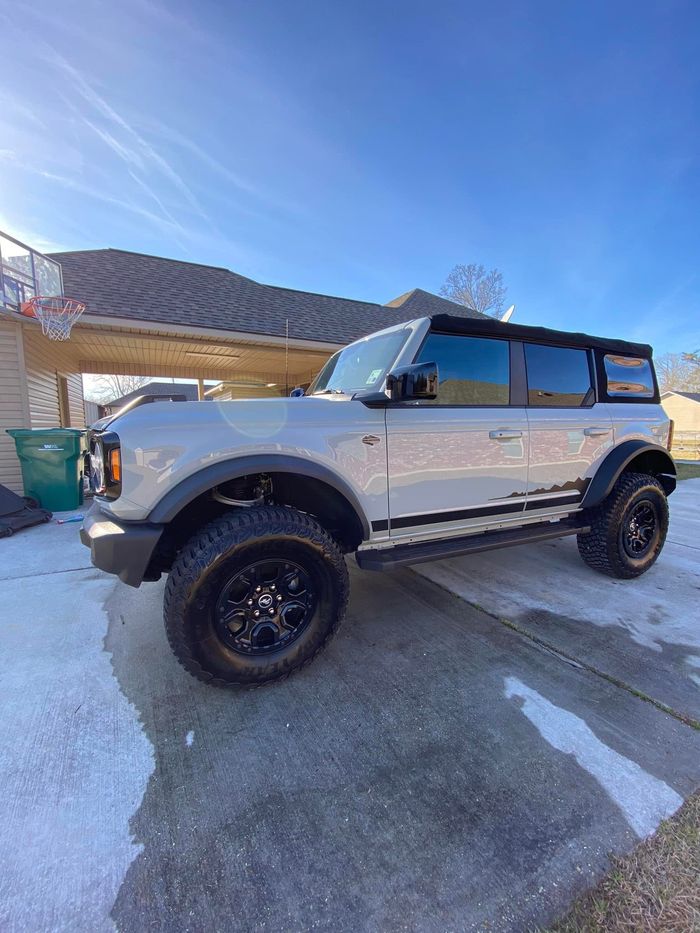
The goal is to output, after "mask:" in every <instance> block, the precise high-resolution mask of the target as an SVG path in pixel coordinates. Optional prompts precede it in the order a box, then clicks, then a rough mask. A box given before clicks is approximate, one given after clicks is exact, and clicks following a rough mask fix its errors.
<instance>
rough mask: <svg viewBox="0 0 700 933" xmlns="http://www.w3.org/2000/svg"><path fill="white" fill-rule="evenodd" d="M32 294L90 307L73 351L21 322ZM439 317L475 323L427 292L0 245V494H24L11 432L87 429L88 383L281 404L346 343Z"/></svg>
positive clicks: (109, 253) (136, 256)
mask: <svg viewBox="0 0 700 933" xmlns="http://www.w3.org/2000/svg"><path fill="white" fill-rule="evenodd" d="M35 294H40V295H67V296H70V297H72V298H76V299H78V300H80V301H81V302H84V303H85V305H86V310H85V312H84V314H83V315H82V317H81V318H80V319H79V320H78V321H77V323H76V324H75V325H74V327H73V329H72V332H71V335H70V339H68V340H65V341H61V342H57V341H52V340H50V339H48V338H47V337H45V336H44V335H43V334H42V331H41V327H40V325H39V322H38V321H37V320H36V319H35V318H33V317H27V316H26V315H24V314H22V313H21V312H22V307H23V304H24V303H25V302H27V301H28V300H29V298H31V297H32V296H33V295H35ZM438 310H442V311H448V312H449V313H451V314H461V315H465V316H468V317H473V316H478V314H477V312H476V311H471V310H470V309H467V308H464V307H463V306H461V305H457V304H455V303H453V302H451V301H448V300H447V299H445V298H440V297H438V296H437V295H433V294H431V293H429V292H425V291H422V290H421V289H414V290H413V291H411V292H407V293H405V294H403V295H401V296H400V297H399V298H397V299H395V300H394V301H391V302H389V303H388V304H386V305H380V304H375V303H373V302H366V301H354V300H352V299H349V298H339V297H334V296H331V295H320V294H316V293H313V292H303V291H297V290H295V289H290V288H281V287H278V286H272V285H264V284H262V283H260V282H256V281H254V280H253V279H249V278H246V277H245V276H242V275H238V274H237V273H235V272H231V271H230V270H229V269H225V268H221V267H215V266H206V265H201V264H198V263H190V262H182V261H180V260H174V259H165V258H162V257H158V256H147V255H144V254H141V253H132V252H128V251H126V250H118V249H95V250H83V251H78V252H63V253H54V254H51V255H48V256H45V255H42V254H41V253H39V252H38V251H36V250H33V249H31V247H29V246H26V245H25V244H23V243H20V242H19V241H17V240H15V239H13V238H12V237H8V236H5V235H2V234H0V358H1V359H2V368H1V369H0V426H1V430H0V483H4V484H5V485H7V486H9V487H10V488H12V489H14V490H17V491H20V490H21V476H20V467H19V462H18V460H17V457H16V455H15V449H14V443H13V441H12V439H11V438H10V437H9V436H8V435H7V434H6V433H5V429H6V428H11V427H28V428H50V427H59V426H64V427H84V426H85V408H84V398H83V388H82V376H83V374H85V373H112V374H122V375H150V376H154V377H156V378H158V377H160V378H173V377H174V378H182V379H195V380H197V382H198V397H199V398H204V394H205V385H204V381H205V380H211V381H214V382H216V383H221V384H223V385H224V387H226V386H228V387H229V390H233V391H230V395H241V394H244V395H250V394H267V393H268V392H275V393H277V394H280V395H283V394H286V393H287V391H288V390H289V389H290V388H291V387H293V386H295V385H303V384H305V383H308V382H309V381H310V380H311V379H312V378H313V376H314V375H315V374H316V372H318V370H319V369H320V368H321V366H322V365H323V363H325V361H326V359H327V358H328V357H329V355H330V354H332V353H334V352H335V351H336V350H337V349H338V348H339V347H342V346H344V345H345V344H347V343H348V342H350V341H352V340H355V339H357V338H358V337H362V336H364V335H365V334H369V333H371V332H372V331H375V330H379V329H380V328H382V327H389V326H391V325H392V324H398V323H400V322H402V321H407V320H410V319H411V318H416V317H420V316H421V315H425V314H432V313H435V312H437V311H438ZM212 396H213V397H214V398H216V397H219V398H221V397H226V389H225V388H224V389H222V390H221V391H220V392H219V393H216V392H214V393H212ZM91 420H94V419H92V418H91Z"/></svg>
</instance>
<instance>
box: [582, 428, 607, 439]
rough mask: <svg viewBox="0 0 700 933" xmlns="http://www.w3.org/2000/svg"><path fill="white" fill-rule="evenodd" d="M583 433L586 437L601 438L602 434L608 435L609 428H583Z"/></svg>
mask: <svg viewBox="0 0 700 933" xmlns="http://www.w3.org/2000/svg"><path fill="white" fill-rule="evenodd" d="M583 433H584V434H585V435H586V437H602V436H603V435H604V434H610V428H584V429H583Z"/></svg>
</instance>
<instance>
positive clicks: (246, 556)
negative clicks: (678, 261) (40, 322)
mask: <svg viewBox="0 0 700 933" xmlns="http://www.w3.org/2000/svg"><path fill="white" fill-rule="evenodd" d="M651 357H652V353H651V347H649V346H646V345H640V344H632V343H627V342H625V341H621V340H605V339H601V338H597V337H589V336H586V335H585V334H573V333H563V332H559V331H553V330H546V329H544V328H539V327H526V326H522V325H512V324H504V323H501V322H499V321H493V320H488V319H484V320H475V319H472V318H461V317H454V316H451V315H437V316H434V317H432V318H427V317H426V318H421V319H419V320H414V321H410V322H409V323H406V324H401V325H398V326H395V327H390V328H388V329H386V330H382V331H380V332H378V333H376V334H372V335H371V336H369V337H365V338H364V339H362V340H358V341H356V342H355V343H352V344H350V345H349V346H347V347H345V349H343V350H340V351H339V352H338V353H336V354H335V356H333V357H331V359H330V360H329V361H328V363H327V364H326V365H325V366H324V368H323V369H322V371H321V372H320V373H319V375H318V376H317V377H316V379H315V381H314V382H313V383H312V384H311V386H310V387H309V389H308V391H307V393H306V395H305V396H304V397H295V398H274V399H256V400H249V401H228V402H220V403H216V402H164V403H162V404H157V405H140V406H137V407H134V408H132V409H131V410H129V411H126V410H123V411H122V412H120V413H118V414H117V415H116V416H115V417H114V418H113V419H112V420H111V421H109V422H108V423H107V424H103V425H102V426H101V427H100V430H98V431H96V432H95V433H94V434H93V436H92V439H91V462H92V465H91V473H92V481H93V486H94V492H95V502H94V505H93V508H92V510H91V511H90V513H89V515H88V516H87V518H86V520H85V523H84V526H83V528H82V529H81V536H82V540H83V543H84V544H86V545H87V546H88V547H89V548H90V549H91V552H92V560H93V562H94V564H95V565H96V566H97V567H100V568H102V569H103V570H106V571H109V572H110V573H114V574H117V575H118V576H119V577H120V578H121V579H122V580H123V581H124V582H125V583H128V584H130V585H132V586H139V585H140V584H141V583H142V582H143V581H145V580H157V579H158V578H159V577H160V575H161V574H162V573H164V572H167V573H169V577H168V581H167V585H166V588H165V626H166V630H167V634H168V639H169V641H170V644H171V646H172V648H173V651H174V652H175V654H176V655H177V657H178V659H179V660H180V662H181V663H182V664H183V665H184V667H185V668H186V669H187V670H188V671H189V672H190V673H191V674H193V675H194V676H195V677H198V678H200V679H201V680H204V681H206V682H208V683H211V684H216V685H220V686H229V685H257V684H262V683H265V682H267V681H272V680H277V679H279V678H281V677H285V676H286V675H288V674H290V673H291V672H292V671H294V670H296V669H298V668H300V667H302V666H303V665H304V664H306V663H308V662H309V661H311V660H312V659H313V658H314V657H315V656H316V654H317V653H318V652H319V650H320V649H321V648H322V647H323V646H324V645H325V644H326V643H327V641H328V640H329V638H330V637H331V635H332V634H333V633H334V631H335V630H336V628H337V627H338V624H339V622H340V620H341V619H342V617H343V614H344V612H345V605H346V602H347V598H348V572H347V568H346V564H345V557H344V555H345V554H351V553H354V555H355V559H356V561H357V563H358V564H359V566H360V567H361V568H363V569H365V570H387V569H390V568H392V567H397V566H401V565H406V564H414V563H417V562H419V561H428V560H436V559H438V558H441V557H453V556H456V555H460V554H470V553H473V552H476V551H483V550H489V549H491V548H501V547H507V546H509V545H515V544H522V543H525V542H530V541H542V540H545V539H548V538H555V537H560V536H563V535H577V538H578V549H579V552H580V554H581V557H582V558H583V560H584V561H585V562H586V563H587V564H589V565H590V566H591V567H593V568H595V569H596V570H599V571H602V572H603V573H607V574H609V575H611V576H614V577H621V578H628V577H636V576H639V574H641V573H644V571H645V570H648V568H649V567H650V566H651V565H652V564H653V563H654V561H655V560H656V558H657V557H658V555H659V553H660V551H661V548H662V546H663V543H664V539H665V537H666V530H667V527H668V505H667V499H666V497H667V496H668V495H669V494H670V493H671V492H673V490H674V488H675V485H676V479H675V473H676V470H675V466H674V463H673V460H672V459H671V457H670V455H669V453H668V449H669V447H670V433H671V423H670V422H669V420H668V418H667V417H666V416H665V414H664V412H663V410H662V408H661V406H660V404H659V389H658V385H657V382H656V377H655V374H654V368H653V365H652V359H651Z"/></svg>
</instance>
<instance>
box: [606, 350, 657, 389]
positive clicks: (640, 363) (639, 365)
mask: <svg viewBox="0 0 700 933" xmlns="http://www.w3.org/2000/svg"><path fill="white" fill-rule="evenodd" d="M605 375H606V377H607V383H608V385H607V390H608V395H609V396H610V397H611V398H612V397H617V398H623V397H625V396H627V397H628V398H630V397H631V398H653V397H654V392H655V390H654V377H653V375H652V372H651V363H650V362H649V360H645V359H642V358H641V357H638V356H617V355H615V354H613V353H607V354H606V356H605Z"/></svg>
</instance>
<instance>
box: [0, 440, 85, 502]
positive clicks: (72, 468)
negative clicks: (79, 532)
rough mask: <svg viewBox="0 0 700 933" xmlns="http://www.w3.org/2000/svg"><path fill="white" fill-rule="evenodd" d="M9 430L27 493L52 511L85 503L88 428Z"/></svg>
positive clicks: (26, 494) (25, 492)
mask: <svg viewBox="0 0 700 933" xmlns="http://www.w3.org/2000/svg"><path fill="white" fill-rule="evenodd" d="M7 433H8V434H9V435H10V437H14V439H15V447H16V448H17V456H18V457H19V461H20V463H21V464H22V482H23V483H24V494H25V496H31V497H32V498H33V499H36V500H37V501H38V503H39V505H40V506H41V507H42V508H44V509H50V510H51V511H52V512H67V511H69V510H70V509H77V508H78V506H79V505H82V504H83V458H84V453H85V445H84V441H83V438H84V437H85V431H79V430H78V429H77V428H48V429H47V430H42V429H37V430H29V429H28V428H10V429H9V430H8V431H7Z"/></svg>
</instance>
